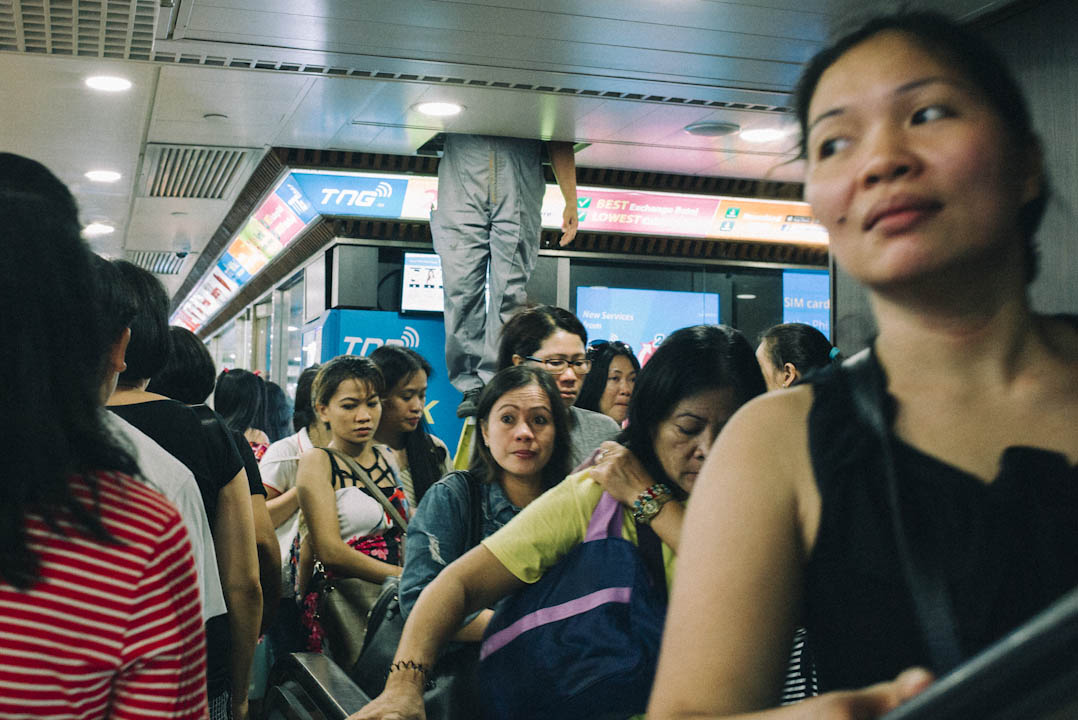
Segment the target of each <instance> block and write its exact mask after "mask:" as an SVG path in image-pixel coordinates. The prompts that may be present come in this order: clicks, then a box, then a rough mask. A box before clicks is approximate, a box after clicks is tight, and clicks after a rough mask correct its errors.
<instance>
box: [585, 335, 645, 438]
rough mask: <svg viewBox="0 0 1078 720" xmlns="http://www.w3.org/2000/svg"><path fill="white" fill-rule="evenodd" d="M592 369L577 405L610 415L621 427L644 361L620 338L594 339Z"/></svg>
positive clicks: (591, 344) (627, 412)
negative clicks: (641, 361) (637, 375)
mask: <svg viewBox="0 0 1078 720" xmlns="http://www.w3.org/2000/svg"><path fill="white" fill-rule="evenodd" d="M588 359H589V360H590V361H591V372H589V373H588V374H587V376H585V378H584V384H583V385H582V386H581V388H580V397H578V398H577V400H576V406H577V407H581V408H584V409H585V410H592V411H594V412H598V413H602V414H603V415H606V416H607V417H609V418H610V419H612V420H613V421H614V422H616V423H617V424H618V425H619V426H620V425H623V424H624V423H625V418H626V417H627V416H628V415H629V398H631V397H632V396H633V386H634V385H636V374H637V373H638V372H640V363H639V362H638V361H637V359H636V355H635V354H633V349H632V348H631V347H629V346H628V345H626V344H625V343H623V342H620V341H618V340H609V341H608V340H592V341H591V343H590V344H589V346H588Z"/></svg>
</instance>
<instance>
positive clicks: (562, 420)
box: [468, 365, 571, 488]
mask: <svg viewBox="0 0 1078 720" xmlns="http://www.w3.org/2000/svg"><path fill="white" fill-rule="evenodd" d="M528 385H538V386H539V388H540V389H541V390H542V391H543V392H544V393H545V394H546V396H547V400H548V401H549V402H550V414H551V417H552V418H553V419H554V452H552V453H551V455H550V460H549V461H547V464H546V466H545V467H543V473H542V476H543V487H544V488H552V487H554V486H555V485H557V484H558V483H559V482H561V481H562V480H563V479H564V478H565V475H566V474H567V473H568V472H569V470H570V469H571V468H570V467H569V445H570V442H571V440H570V439H569V411H568V410H566V409H565V404H564V403H563V402H562V401H561V393H559V392H558V386H557V385H556V384H555V383H554V378H553V377H551V375H550V373H548V372H546V371H545V370H539V369H538V368H535V367H532V366H530V365H510V366H509V367H507V368H505V369H504V370H499V371H498V372H497V373H496V374H495V375H494V377H492V378H491V379H490V382H488V383H487V384H486V385H485V386H484V387H483V392H482V393H481V394H480V395H479V402H478V404H477V406H476V413H475V416H476V418H478V420H479V422H480V423H485V422H488V421H489V419H490V418H489V416H490V412H491V410H493V409H494V403H496V402H498V398H500V397H501V396H502V395H505V394H506V393H507V392H509V391H510V390H516V389H517V388H522V387H526V386H528ZM468 469H469V471H471V472H472V473H473V474H474V475H476V476H477V477H479V478H481V479H482V480H484V481H486V482H497V481H498V479H499V478H500V477H501V474H502V468H501V466H499V465H498V463H496V462H495V461H494V456H493V455H491V454H490V447H488V446H487V443H486V441H485V440H483V433H481V432H480V433H476V436H475V453H474V454H473V455H472V462H471V467H469V468H468Z"/></svg>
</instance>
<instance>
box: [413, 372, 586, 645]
mask: <svg viewBox="0 0 1078 720" xmlns="http://www.w3.org/2000/svg"><path fill="white" fill-rule="evenodd" d="M477 416H478V418H479V429H480V435H479V437H478V442H477V443H476V450H477V452H476V453H475V455H474V456H473V457H472V466H471V468H470V470H469V471H468V472H453V473H449V474H448V475H446V476H445V477H444V478H442V479H441V480H439V481H438V482H437V483H435V484H434V485H432V486H431V488H430V489H429V490H428V491H427V493H426V495H424V497H423V501H422V502H421V503H420V504H419V507H418V509H417V510H416V512H415V515H414V516H413V518H412V521H411V522H410V523H409V525H408V535H407V538H406V540H405V554H404V556H405V558H406V562H405V564H404V572H403V574H402V575H401V586H400V604H401V611H402V612H403V613H404V615H405V617H407V615H408V613H409V611H411V609H412V606H413V605H415V601H416V599H418V598H419V594H420V593H421V592H422V591H423V588H425V587H426V586H427V584H428V583H429V582H430V581H431V580H433V579H434V578H435V576H436V575H438V573H439V572H441V571H442V569H443V568H445V566H447V565H448V564H449V563H451V562H453V561H454V560H456V559H457V558H458V557H460V556H461V555H463V554H464V553H466V552H467V551H468V550H470V549H471V548H472V546H473V545H474V544H475V541H476V540H481V539H483V538H485V537H487V536H488V535H491V534H492V533H493V532H494V531H495V530H498V529H499V528H500V527H502V526H503V525H505V524H506V523H507V522H509V521H510V520H512V519H513V518H514V517H515V516H516V514H517V513H518V512H520V510H521V508H523V507H524V506H525V505H527V504H528V503H529V502H531V501H532V500H534V499H535V498H537V497H539V495H541V494H542V493H543V492H544V491H546V490H547V489H548V488H550V487H552V486H553V485H555V484H557V483H558V482H560V481H561V480H562V478H564V477H565V475H566V474H567V472H568V470H569V468H568V467H567V462H568V457H569V423H568V417H567V415H566V411H565V407H564V404H563V403H562V401H561V397H560V395H559V393H558V389H557V387H556V386H555V384H554V381H553V380H552V378H551V376H550V373H547V372H544V371H542V370H537V369H535V368H533V367H529V366H526V365H517V366H512V367H509V368H506V369H505V370H502V371H501V372H499V373H498V374H497V375H495V376H494V378H493V379H492V380H491V381H490V382H489V383H488V384H487V386H486V387H485V388H484V390H483V394H482V395H481V396H480V398H479V404H478V413H477ZM473 483H474V484H475V485H476V487H475V488H473V487H472V484H473ZM472 498H478V500H479V503H480V507H479V508H478V512H474V511H473V508H472ZM473 517H474V518H476V519H478V520H479V521H480V528H479V533H478V535H476V534H475V533H474V532H473V529H472V518H473ZM491 614H492V611H491V610H489V609H487V610H482V611H480V612H478V613H474V614H472V615H470V616H468V618H467V623H466V624H465V626H464V627H462V628H461V630H460V632H459V633H458V634H457V635H456V637H455V639H456V640H460V641H465V642H478V641H479V640H481V639H482V637H483V630H484V629H485V628H486V625H487V622H488V621H489V620H490V616H491Z"/></svg>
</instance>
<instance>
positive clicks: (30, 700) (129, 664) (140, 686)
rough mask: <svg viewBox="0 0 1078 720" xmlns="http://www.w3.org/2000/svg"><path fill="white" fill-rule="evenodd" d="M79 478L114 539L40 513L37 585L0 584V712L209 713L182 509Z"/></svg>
mask: <svg viewBox="0 0 1078 720" xmlns="http://www.w3.org/2000/svg"><path fill="white" fill-rule="evenodd" d="M96 479H97V488H98V497H99V504H98V505H97V507H96V508H95V507H94V505H93V499H92V495H91V493H90V489H89V486H88V485H87V483H86V481H85V480H84V479H83V478H74V479H72V480H71V490H72V493H73V494H74V495H75V497H77V498H78V499H79V500H80V501H81V502H83V503H84V504H85V505H86V506H87V508H88V509H90V511H91V512H94V513H95V514H97V515H98V516H99V517H100V518H101V521H102V523H103V525H104V526H105V528H106V529H107V530H108V532H109V534H110V535H111V536H112V541H110V542H106V543H103V542H101V541H100V540H97V539H96V538H94V537H93V536H92V535H90V534H89V533H87V532H85V531H84V530H81V529H78V528H76V527H75V525H74V524H73V523H72V522H71V518H70V516H68V515H63V514H62V515H60V516H58V517H57V521H58V523H57V524H58V525H59V527H60V528H61V530H62V531H63V532H62V533H57V532H56V531H55V530H54V529H52V528H50V527H49V525H48V524H46V523H45V522H44V520H43V519H42V518H41V517H40V516H39V515H36V514H28V515H27V517H26V532H27V540H28V543H29V546H30V549H31V550H32V551H33V552H34V553H35V554H36V555H37V557H38V559H39V562H40V578H39V580H38V582H37V583H35V584H34V586H33V587H32V588H31V589H30V590H28V591H26V592H22V591H19V590H16V589H15V588H13V587H12V586H11V585H8V584H6V583H2V582H0V717H3V718H5V720H9V719H12V720H13V719H15V718H55V719H57V720H59V719H60V718H63V719H65V720H67V719H71V720H91V719H94V720H96V719H97V718H110V719H115V720H149V719H150V718H155V719H160V718H176V719H182V720H187V719H188V718H192V719H195V718H205V717H206V716H207V714H208V712H207V708H206V647H205V633H204V631H203V626H202V611H201V607H200V605H199V596H198V581H197V577H196V575H195V565H194V559H193V557H192V554H191V543H190V541H189V540H188V538H187V530H186V529H185V527H184V525H183V522H182V520H181V519H180V515H179V513H178V512H177V511H176V509H175V508H173V507H172V505H170V504H169V503H168V501H167V500H165V498H164V497H163V496H161V495H160V494H158V493H157V492H156V491H155V490H153V489H151V488H149V487H148V486H146V485H144V484H142V483H139V482H136V481H134V480H132V479H131V478H129V477H126V476H124V475H117V474H108V473H100V474H98V475H97V476H96Z"/></svg>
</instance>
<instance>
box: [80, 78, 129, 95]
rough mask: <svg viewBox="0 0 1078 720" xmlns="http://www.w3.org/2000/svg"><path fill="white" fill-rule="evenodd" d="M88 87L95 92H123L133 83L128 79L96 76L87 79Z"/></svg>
mask: <svg viewBox="0 0 1078 720" xmlns="http://www.w3.org/2000/svg"><path fill="white" fill-rule="evenodd" d="M86 85H87V86H89V87H92V88H93V89H94V90H104V91H105V92H122V91H124V90H127V89H129V88H130V87H131V81H130V80H128V79H127V78H122V77H114V76H112V75H95V76H93V77H88V78H86Z"/></svg>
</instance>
